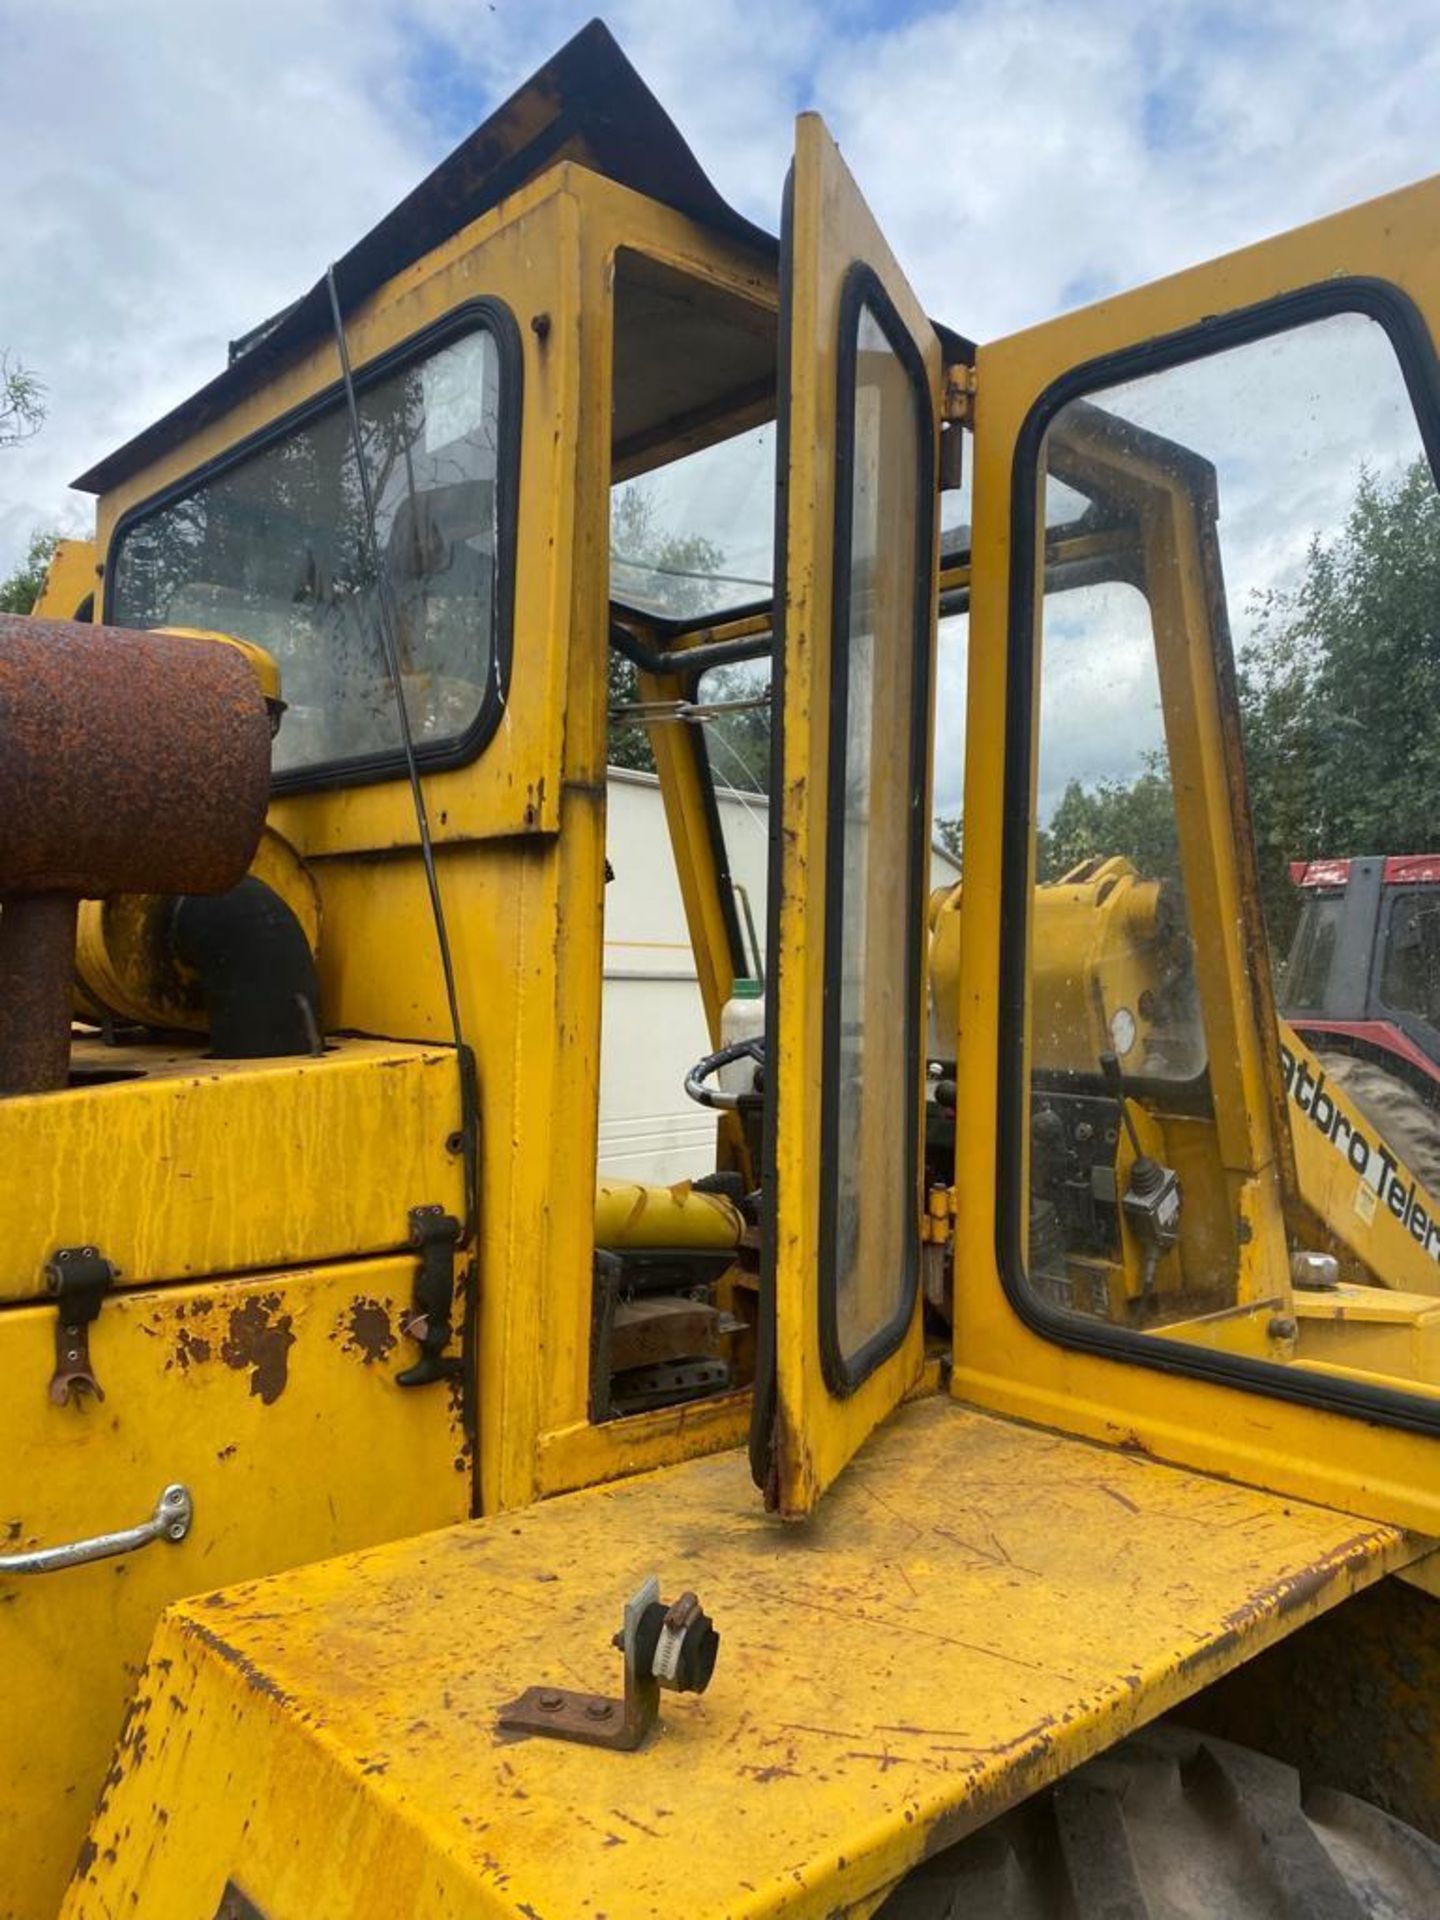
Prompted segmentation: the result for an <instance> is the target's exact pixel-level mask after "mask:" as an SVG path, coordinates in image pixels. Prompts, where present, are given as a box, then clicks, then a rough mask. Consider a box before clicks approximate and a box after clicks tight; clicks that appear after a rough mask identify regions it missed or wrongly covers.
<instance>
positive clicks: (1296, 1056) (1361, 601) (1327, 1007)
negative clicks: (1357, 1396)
mask: <svg viewBox="0 0 1440 1920" xmlns="http://www.w3.org/2000/svg"><path fill="white" fill-rule="evenodd" d="M1341 396H1343V399H1342V398H1341ZM1044 480H1045V489H1044V497H1046V498H1047V499H1048V501H1049V503H1050V504H1051V506H1052V507H1054V506H1055V505H1056V504H1058V503H1061V502H1063V505H1064V511H1063V512H1062V513H1060V514H1059V515H1058V516H1052V519H1051V521H1050V523H1049V525H1048V526H1047V529H1046V573H1045V592H1044V597H1043V604H1042V607H1041V611H1040V616H1039V633H1038V644H1039V652H1040V660H1039V700H1038V715H1039V721H1038V739H1037V742H1036V753H1035V762H1034V764H1035V796H1034V820H1035V877H1036V885H1035V888H1034V892H1033V895H1032V909H1031V920H1030V929H1031V944H1030V960H1029V979H1028V985H1029V994H1028V1046H1029V1089H1028V1091H1029V1109H1028V1113H1029V1153H1028V1163H1027V1183H1028V1185H1027V1194H1026V1203H1025V1211H1024V1215H1023V1220H1022V1227H1023V1231H1024V1234H1025V1236H1026V1239H1027V1242H1028V1251H1027V1266H1028V1273H1029V1283H1030V1285H1031V1287H1032V1288H1033V1289H1034V1291H1035V1292H1036V1293H1037V1294H1038V1295H1039V1296H1040V1297H1041V1298H1042V1299H1043V1300H1044V1301H1045V1302H1046V1303H1047V1304H1048V1305H1049V1306H1051V1307H1056V1308H1059V1309H1061V1310H1062V1311H1064V1312H1065V1313H1068V1314H1071V1315H1076V1316H1084V1317H1086V1318H1089V1319H1099V1320H1105V1321H1109V1322H1111V1323H1112V1324H1117V1325H1120V1326H1124V1327H1127V1328H1130V1329H1132V1330H1135V1331H1138V1332H1142V1333H1157V1334H1158V1333H1162V1332H1163V1333H1164V1334H1165V1336H1166V1337H1167V1338H1169V1339H1172V1340H1176V1341H1184V1342H1189V1343H1192V1344H1198V1345H1203V1346H1206V1347H1209V1348H1214V1349H1219V1350H1222V1351H1225V1352H1231V1353H1236V1354H1243V1355H1246V1356H1249V1357H1250V1358H1253V1359H1260V1360H1264V1361H1269V1362H1272V1363H1274V1364H1276V1365H1277V1366H1285V1367H1288V1368H1292V1369H1300V1370H1304V1369H1307V1368H1314V1367H1317V1366H1319V1367H1326V1368H1334V1367H1339V1368H1342V1369H1346V1370H1349V1371H1350V1372H1351V1373H1352V1374H1354V1375H1356V1376H1362V1375H1363V1376H1364V1377H1366V1378H1370V1379H1375V1378H1388V1379H1390V1380H1392V1381H1394V1382H1396V1383H1398V1384H1401V1385H1404V1386H1405V1387H1406V1388H1408V1389H1412V1390H1414V1389H1418V1390H1420V1391H1422V1392H1437V1391H1440V1350H1433V1351H1432V1349H1431V1347H1430V1345H1429V1344H1428V1342H1427V1341H1426V1340H1425V1339H1424V1338H1423V1337H1422V1323H1423V1319H1424V1314H1425V1313H1426V1311H1428V1310H1432V1309H1433V1307H1434V1304H1435V1298H1436V1296H1437V1295H1440V805H1437V803H1436V801H1435V798H1434V795H1435V791H1436V786H1435V780H1434V778H1433V775H1432V774H1431V773H1427V772H1426V769H1427V768H1431V769H1433V770H1435V771H1440V731H1437V729H1436V727H1435V724H1434V722H1433V719H1431V718H1430V717H1429V710H1430V708H1431V707H1433V698H1432V693H1433V686H1434V675H1435V671H1436V666H1437V664H1440V639H1437V638H1436V635H1437V631H1440V630H1437V629H1436V626H1435V620H1434V610H1435V608H1436V607H1437V606H1440V501H1437V494H1436V489H1435V481H1434V476H1433V474H1432V472H1431V469H1430V467H1429V464H1428V462H1427V460H1426V457H1425V454H1424V450H1423V447H1422V444H1421V440H1420V436H1419V432H1418V429H1417V426H1416V421H1415V416H1414V412H1413V409H1412V405H1411V402H1410V399H1409V395H1408V392H1407V388H1406V385H1405V381H1404V379H1403V377H1402V374H1401V371H1400V367H1399V365H1398V362H1397V359H1396V355H1395V352H1394V349H1393V347H1392V346H1391V344H1390V341H1389V339H1388V337H1387V335H1386V333H1385V331H1384V329H1383V328H1382V327H1381V326H1380V325H1379V323H1378V322H1376V321H1375V320H1372V319H1370V318H1369V317H1367V316H1363V315H1360V314H1340V315H1336V316H1333V317H1331V318H1328V319H1324V320H1320V321H1317V322H1315V323H1313V324H1311V325H1308V326H1305V327H1302V328H1299V329H1295V330H1293V331H1291V332H1288V333H1285V334H1281V335H1277V336H1275V337H1272V338H1268V339H1263V340H1258V341H1253V342H1250V343H1247V344H1245V345H1242V346H1237V347H1235V348H1232V349H1230V350H1228V351H1226V352H1223V353H1218V354H1214V355H1211V356H1209V357H1208V358H1205V359H1201V360H1196V361H1192V362H1189V363H1186V364H1184V365H1181V366H1177V367H1173V368H1170V369H1168V370H1166V371H1164V372H1160V373H1156V374H1151V375H1147V376H1146V377H1144V378H1142V379H1138V380H1135V381H1132V382H1129V383H1127V384H1125V385H1120V386H1115V387H1112V388H1110V389H1109V390H1108V391H1104V392H1100V393H1097V394H1093V395H1091V396H1090V397H1088V398H1087V399H1084V400H1078V401H1075V402H1073V403H1071V404H1070V405H1068V406H1066V407H1065V408H1063V409H1062V410H1061V411H1060V413H1059V414H1058V415H1057V416H1056V418H1055V419H1054V421H1053V422H1052V424H1051V426H1050V429H1049V432H1048V434H1047V438H1046V442H1045V454H1044ZM1077 502H1079V503H1080V510H1078V511H1077V509H1076V503H1077ZM1407 690H1408V691H1407ZM1227 710H1229V711H1230V712H1231V713H1233V715H1234V716H1235V718H1238V722H1239V726H1238V739H1237V737H1236V728H1235V725H1234V722H1233V720H1231V721H1223V722H1222V713H1224V712H1225V711H1227ZM1407 743H1408V744H1407ZM1427 756H1428V757H1427ZM1235 821H1238V823H1239V829H1240V835H1241V840H1242V851H1241V857H1240V862H1239V866H1238V869H1237V868H1236V867H1235V865H1234V862H1233V860H1232V859H1231V857H1230V853H1229V849H1230V847H1231V845H1232V842H1233V839H1234V834H1235V826H1234V824H1232V823H1233V822H1235ZM1247 901H1248V902H1249V905H1247V904H1246V903H1247ZM1227 903H1229V904H1228V905H1227ZM1247 1059H1248V1060H1249V1061H1250V1062H1251V1065H1250V1066H1249V1067H1247V1066H1246V1065H1245V1064H1244V1063H1245V1061H1246V1060H1247ZM1267 1062H1268V1064H1267ZM1267 1075H1268V1076H1269V1085H1270V1086H1272V1087H1273V1088H1274V1089H1275V1098H1274V1103H1273V1105H1272V1102H1271V1100H1270V1099H1269V1098H1268V1097H1267V1096H1266V1093H1265V1091H1264V1089H1265V1086H1266V1077H1265V1076H1267ZM1282 1116H1283V1118H1282ZM1282 1129H1283V1130H1284V1131H1288V1134H1289V1136H1290V1141H1291V1143H1292V1148H1291V1151H1292V1152H1293V1161H1294V1165H1293V1171H1292V1170H1290V1168H1289V1166H1288V1164H1287V1163H1288V1162H1289V1160H1290V1158H1291V1153H1289V1152H1286V1151H1285V1150H1284V1145H1283V1133H1282ZM1267 1195H1268V1196H1269V1198H1266V1196H1267ZM1277 1203H1278V1204H1277ZM1407 1300H1408V1301H1409V1303H1410V1304H1409V1306H1408V1307H1407V1305H1406V1301H1407Z"/></svg>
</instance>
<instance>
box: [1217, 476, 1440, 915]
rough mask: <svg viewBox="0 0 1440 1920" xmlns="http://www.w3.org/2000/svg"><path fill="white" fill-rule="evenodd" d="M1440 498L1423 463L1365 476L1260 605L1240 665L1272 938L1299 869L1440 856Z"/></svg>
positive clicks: (1287, 910) (1289, 910) (1288, 911)
mask: <svg viewBox="0 0 1440 1920" xmlns="http://www.w3.org/2000/svg"><path fill="white" fill-rule="evenodd" d="M1437 689H1440V493H1437V491H1436V485H1435V481H1434V479H1433V478H1432V476H1431V473H1430V469H1429V467H1428V465H1427V463H1426V462H1425V461H1424V460H1423V459H1421V460H1417V461H1415V462H1414V464H1413V465H1412V466H1411V467H1409V468H1408V469H1407V471H1406V472H1405V473H1404V474H1403V475H1401V476H1400V477H1399V478H1398V479H1396V480H1394V481H1393V482H1391V483H1390V484H1389V485H1385V484H1383V483H1381V482H1380V481H1378V480H1377V479H1376V478H1375V476H1374V475H1373V474H1371V473H1369V472H1366V471H1362V473H1361V475H1360V478H1359V484H1358V486H1357V488H1356V492H1355V499H1354V502H1353V504H1352V506H1351V509H1350V512H1349V515H1348V516H1347V518H1346V521H1345V524H1344V526H1343V528H1342V529H1341V531H1340V533H1339V534H1338V535H1337V536H1336V537H1335V538H1334V539H1333V540H1331V541H1329V542H1326V541H1322V540H1319V539H1317V540H1315V541H1313V542H1312V543H1311V546H1310V551H1309V554H1308V557H1307V560H1306V566H1305V572H1304V575H1303V577H1302V578H1301V580H1300V582H1299V584H1298V585H1297V586H1296V587H1294V588H1293V589H1291V590H1289V591H1287V592H1280V593H1271V594H1269V595H1268V596H1266V598H1265V599H1264V600H1262V601H1261V602H1260V604H1259V607H1258V609H1257V615H1256V620H1255V629H1254V638H1253V639H1252V641H1251V642H1250V644H1249V645H1248V646H1247V647H1246V648H1245V649H1244V651H1243V653H1242V654H1241V658H1240V702H1241V711H1242V715H1243V718H1244V728H1245V757H1246V771H1247V777H1248V782H1249V788H1250V805H1251V812H1252V815H1253V818H1254V823H1255V840H1256V848H1257V851H1258V855H1259V860H1260V868H1261V878H1262V884H1263V887H1264V891H1265V896H1266V906H1267V909H1268V911H1269V915H1270V925H1271V932H1272V936H1275V937H1276V938H1277V940H1278V939H1281V938H1283V937H1284V936H1287V935H1288V932H1289V930H1290V927H1291V926H1292V924H1293V918H1294V912H1295V902H1294V899H1293V889H1292V888H1291V887H1290V885H1289V882H1288V877H1287V873H1286V868H1287V865H1288V863H1289V862H1290V861H1291V860H1299V859H1307V858H1314V857H1316V856H1329V857H1331V858H1336V859H1338V858H1342V857H1344V856H1346V855H1359V854H1387V853H1428V852H1430V851H1432V850H1433V849H1435V848H1436V847H1437V846H1440V702H1437Z"/></svg>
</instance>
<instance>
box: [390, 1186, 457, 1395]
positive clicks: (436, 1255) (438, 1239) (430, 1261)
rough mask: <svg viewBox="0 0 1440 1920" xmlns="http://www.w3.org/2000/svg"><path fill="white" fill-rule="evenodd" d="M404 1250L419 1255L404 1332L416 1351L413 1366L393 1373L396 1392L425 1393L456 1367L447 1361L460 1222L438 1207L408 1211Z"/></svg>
mask: <svg viewBox="0 0 1440 1920" xmlns="http://www.w3.org/2000/svg"><path fill="white" fill-rule="evenodd" d="M410 1244H411V1246H412V1247H414V1248H415V1249H416V1250H417V1252H418V1253H419V1255H420V1264H419V1267H418V1268H417V1269H416V1273H415V1291H414V1293H413V1295H412V1296H411V1297H412V1300H413V1302H414V1306H413V1311H412V1312H411V1314H410V1318H409V1319H408V1320H407V1321H406V1322H405V1327H404V1331H405V1332H406V1333H407V1334H408V1335H409V1337H410V1338H411V1339H412V1340H414V1341H415V1342H416V1343H417V1344H418V1346H419V1348H420V1358H419V1359H418V1360H417V1361H416V1362H415V1364H414V1365H413V1366H410V1367H406V1368H405V1370H404V1372H403V1373H397V1374H396V1376H395V1384H396V1386H397V1387H428V1386H429V1385H430V1384H431V1383H432V1381H435V1380H454V1379H456V1378H458V1376H459V1374H460V1372H461V1362H460V1360H459V1359H458V1358H457V1357H456V1356H454V1355H447V1354H446V1352H445V1349H446V1347H448V1346H449V1344H450V1337H451V1334H452V1332H453V1330H454V1329H453V1327H452V1325H451V1315H452V1313H453V1312H454V1309H455V1249H456V1248H457V1247H458V1246H459V1244H460V1222H459V1221H458V1220H457V1219H456V1218H455V1216H454V1214H453V1213H446V1211H445V1209H444V1208H443V1207H441V1206H438V1205H436V1206H428V1207H412V1208H411V1209H410Z"/></svg>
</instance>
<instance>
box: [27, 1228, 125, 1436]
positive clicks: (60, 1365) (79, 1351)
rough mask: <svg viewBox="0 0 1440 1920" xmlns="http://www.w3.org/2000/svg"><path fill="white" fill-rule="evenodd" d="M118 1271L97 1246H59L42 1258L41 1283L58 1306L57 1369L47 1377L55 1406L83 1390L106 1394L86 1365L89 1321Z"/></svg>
mask: <svg viewBox="0 0 1440 1920" xmlns="http://www.w3.org/2000/svg"><path fill="white" fill-rule="evenodd" d="M119 1273H120V1269H119V1268H118V1267H113V1266H111V1264H110V1262H109V1261H108V1260H107V1259H106V1258H105V1256H104V1255H103V1254H102V1253H101V1252H100V1250H99V1248H98V1247H59V1248H57V1249H56V1251H55V1252H54V1253H52V1254H51V1256H50V1258H49V1259H48V1260H47V1261H46V1262H45V1285H46V1286H47V1287H48V1288H49V1290H50V1292H51V1293H53V1294H54V1296H55V1304H56V1308H57V1317H56V1321H55V1371H54V1373H53V1374H52V1375H51V1376H50V1398H51V1399H52V1400H53V1401H54V1403H55V1405H56V1406H57V1407H63V1406H67V1405H68V1404H69V1402H70V1400H71V1399H72V1397H73V1396H75V1395H77V1394H81V1393H93V1394H94V1396H95V1398H96V1399H97V1400H103V1399H104V1398H105V1389H104V1388H103V1387H102V1386H101V1384H100V1382H99V1381H98V1380H97V1379H96V1378H95V1374H94V1371H93V1370H92V1368H91V1365H90V1322H91V1321H92V1320H93V1319H95V1317H96V1316H97V1315H98V1313H99V1312H100V1303H101V1301H103V1300H104V1298H105V1295H106V1294H107V1293H108V1292H109V1291H110V1289H111V1287H112V1286H113V1285H114V1284H115V1281H116V1279H117V1278H118V1276H119Z"/></svg>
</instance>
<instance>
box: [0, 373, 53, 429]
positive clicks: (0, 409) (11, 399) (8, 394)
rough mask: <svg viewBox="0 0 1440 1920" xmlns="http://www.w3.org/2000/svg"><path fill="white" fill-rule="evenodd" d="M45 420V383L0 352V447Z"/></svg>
mask: <svg viewBox="0 0 1440 1920" xmlns="http://www.w3.org/2000/svg"><path fill="white" fill-rule="evenodd" d="M44 420H45V388H44V385H43V384H42V382H41V381H40V380H38V379H37V378H36V376H35V375H34V374H33V373H32V372H31V371H30V369H29V368H28V367H26V366H24V365H23V364H22V363H21V362H20V361H19V360H16V359H14V358H12V356H11V355H10V354H8V353H0V447H13V446H15V445H16V443H17V442H18V441H21V440H28V439H30V438H31V436H32V435H33V434H37V433H38V432H39V431H40V428H41V426H42V425H43V424H44Z"/></svg>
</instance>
